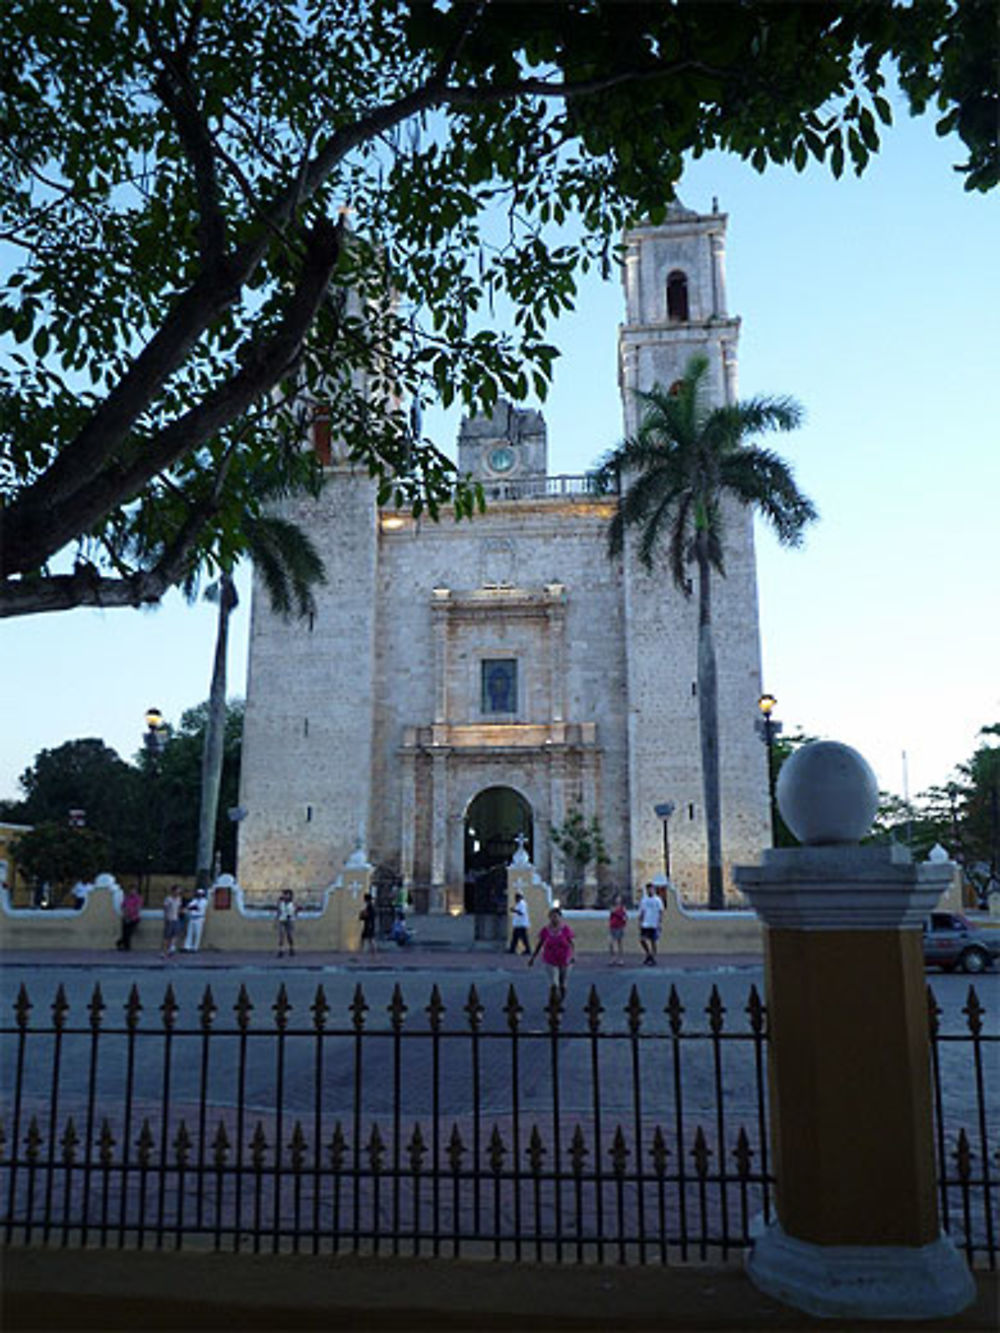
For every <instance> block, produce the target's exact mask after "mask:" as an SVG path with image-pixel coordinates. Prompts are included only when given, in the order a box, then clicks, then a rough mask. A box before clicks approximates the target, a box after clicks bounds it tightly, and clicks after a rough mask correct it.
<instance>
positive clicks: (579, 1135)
mask: <svg viewBox="0 0 1000 1333" xmlns="http://www.w3.org/2000/svg"><path fill="white" fill-rule="evenodd" d="M589 1155H590V1154H589V1152H588V1150H587V1144H586V1142H585V1140H584V1137H583V1130H582V1129H581V1128H580V1126H579V1125H577V1126H576V1127H575V1128H574V1130H573V1137H572V1139H571V1140H570V1145H569V1160H570V1162H571V1163H572V1166H573V1174H574V1176H582V1175H583V1168H584V1166H585V1165H586V1162H587V1158H588V1157H589Z"/></svg>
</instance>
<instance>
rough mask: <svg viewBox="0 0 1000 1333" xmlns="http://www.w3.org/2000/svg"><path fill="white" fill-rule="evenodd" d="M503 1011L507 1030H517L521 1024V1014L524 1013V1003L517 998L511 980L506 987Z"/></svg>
mask: <svg viewBox="0 0 1000 1333" xmlns="http://www.w3.org/2000/svg"><path fill="white" fill-rule="evenodd" d="M503 1012H504V1014H505V1015H506V1018H507V1030H508V1032H517V1031H518V1030H519V1028H520V1026H521V1015H522V1014H523V1013H524V1005H523V1004H522V1003H521V1001H520V1000H519V999H518V998H517V991H516V990H515V989H514V983H513V982H511V983H510V985H509V986H508V987H507V1001H506V1003H505V1004H504V1007H503Z"/></svg>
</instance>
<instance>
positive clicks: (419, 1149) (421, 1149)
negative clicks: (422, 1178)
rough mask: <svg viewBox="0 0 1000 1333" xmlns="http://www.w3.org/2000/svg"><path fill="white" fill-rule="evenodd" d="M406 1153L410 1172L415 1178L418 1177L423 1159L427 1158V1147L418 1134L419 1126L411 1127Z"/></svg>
mask: <svg viewBox="0 0 1000 1333" xmlns="http://www.w3.org/2000/svg"><path fill="white" fill-rule="evenodd" d="M406 1151H407V1154H408V1155H409V1158H410V1170H411V1171H412V1172H413V1174H414V1175H415V1176H419V1175H420V1171H421V1168H422V1167H423V1164H424V1158H425V1157H426V1156H427V1145H426V1144H425V1143H424V1136H423V1134H421V1132H420V1125H419V1124H417V1125H414V1126H413V1133H412V1134H411V1136H410V1142H409V1143H408V1144H407V1148H406Z"/></svg>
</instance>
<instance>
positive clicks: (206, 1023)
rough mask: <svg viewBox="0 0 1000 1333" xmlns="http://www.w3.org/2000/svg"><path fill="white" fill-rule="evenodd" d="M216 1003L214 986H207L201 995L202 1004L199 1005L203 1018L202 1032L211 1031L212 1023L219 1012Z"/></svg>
mask: <svg viewBox="0 0 1000 1333" xmlns="http://www.w3.org/2000/svg"><path fill="white" fill-rule="evenodd" d="M218 1012H219V1011H218V1009H217V1008H216V1004H215V997H214V996H213V994H212V987H211V986H206V987H205V994H204V995H203V996H202V997H201V1004H199V1006H198V1014H199V1017H200V1018H201V1030H202V1032H210V1031H211V1029H212V1023H213V1022H214V1021H215V1015H216V1014H217V1013H218Z"/></svg>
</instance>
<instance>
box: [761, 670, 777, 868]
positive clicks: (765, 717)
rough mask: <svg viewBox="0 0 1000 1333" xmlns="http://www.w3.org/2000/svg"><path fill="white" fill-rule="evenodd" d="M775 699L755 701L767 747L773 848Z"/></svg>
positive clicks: (766, 695)
mask: <svg viewBox="0 0 1000 1333" xmlns="http://www.w3.org/2000/svg"><path fill="white" fill-rule="evenodd" d="M777 703H778V701H777V699H776V698H775V697H774V695H773V694H762V695H761V696H760V698H759V699H758V700H757V707H758V708H759V709H760V713H761V716H760V717H759V718H758V719H757V730H758V731H759V732H760V734H761V736H763V738H764V744H765V745H766V746H767V790H768V798H769V804H770V810H771V846H772V847H773V846H774V830H775V823H776V819H777V805H776V803H775V797H774V786H775V776H776V775H775V772H774V738H775V736H777V735H779V734H780V732H781V723H780V722H778V721H777V719H776V718H773V717H772V716H771V714H772V713H773V712H774V709H775V707H776V706H777Z"/></svg>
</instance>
